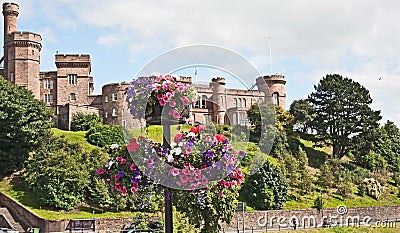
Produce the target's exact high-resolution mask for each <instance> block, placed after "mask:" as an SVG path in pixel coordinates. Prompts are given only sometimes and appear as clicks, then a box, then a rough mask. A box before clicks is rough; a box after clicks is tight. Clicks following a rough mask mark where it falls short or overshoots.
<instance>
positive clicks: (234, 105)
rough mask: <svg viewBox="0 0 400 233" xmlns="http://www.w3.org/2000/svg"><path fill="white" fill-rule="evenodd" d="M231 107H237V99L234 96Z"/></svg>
mask: <svg viewBox="0 0 400 233" xmlns="http://www.w3.org/2000/svg"><path fill="white" fill-rule="evenodd" d="M233 107H234V108H236V107H237V99H236V98H234V99H233Z"/></svg>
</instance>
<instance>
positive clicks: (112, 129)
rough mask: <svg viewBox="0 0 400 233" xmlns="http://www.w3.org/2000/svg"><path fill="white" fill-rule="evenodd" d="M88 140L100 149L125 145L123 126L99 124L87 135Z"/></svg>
mask: <svg viewBox="0 0 400 233" xmlns="http://www.w3.org/2000/svg"><path fill="white" fill-rule="evenodd" d="M86 140H87V141H88V142H89V143H91V144H93V145H96V146H99V147H107V146H110V145H111V144H114V143H115V144H119V145H123V144H125V141H124V132H123V129H122V127H121V126H110V125H103V124H98V125H96V126H94V127H92V128H90V130H89V131H87V133H86Z"/></svg>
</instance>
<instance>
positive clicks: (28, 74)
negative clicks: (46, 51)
mask: <svg viewBox="0 0 400 233" xmlns="http://www.w3.org/2000/svg"><path fill="white" fill-rule="evenodd" d="M18 10H19V7H18V5H17V4H15V3H4V4H3V16H4V72H3V75H4V77H5V79H7V80H8V81H10V82H12V83H14V84H16V85H18V86H22V87H25V88H27V89H28V90H30V91H32V93H33V95H34V96H35V97H36V98H37V99H39V98H40V82H39V72H40V51H41V49H42V37H41V36H40V35H39V34H36V33H32V32H18V31H17V17H18Z"/></svg>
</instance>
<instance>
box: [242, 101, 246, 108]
mask: <svg viewBox="0 0 400 233" xmlns="http://www.w3.org/2000/svg"><path fill="white" fill-rule="evenodd" d="M242 107H243V108H245V107H246V99H243V102H242Z"/></svg>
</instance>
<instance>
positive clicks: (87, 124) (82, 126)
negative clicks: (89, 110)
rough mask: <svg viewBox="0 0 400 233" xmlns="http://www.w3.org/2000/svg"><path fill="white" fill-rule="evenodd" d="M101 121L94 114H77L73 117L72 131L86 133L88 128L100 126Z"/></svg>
mask: <svg viewBox="0 0 400 233" xmlns="http://www.w3.org/2000/svg"><path fill="white" fill-rule="evenodd" d="M102 122H103V120H102V119H101V118H100V117H99V116H98V115H96V114H85V113H82V112H78V113H77V114H75V115H74V117H73V118H72V122H71V130H72V131H87V130H89V129H90V128H92V127H94V126H96V125H98V124H101V123H102Z"/></svg>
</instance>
